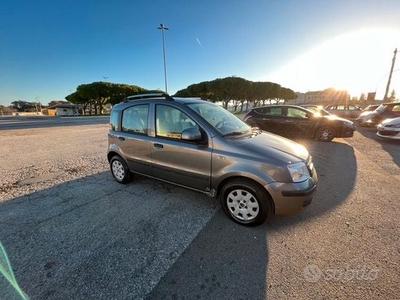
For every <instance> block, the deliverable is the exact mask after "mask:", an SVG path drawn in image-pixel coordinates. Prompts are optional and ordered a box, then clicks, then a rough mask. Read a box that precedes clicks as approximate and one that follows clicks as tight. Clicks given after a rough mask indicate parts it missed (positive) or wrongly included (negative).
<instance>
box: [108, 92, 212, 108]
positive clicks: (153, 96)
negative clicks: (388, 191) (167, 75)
mask: <svg viewBox="0 0 400 300" xmlns="http://www.w3.org/2000/svg"><path fill="white" fill-rule="evenodd" d="M151 101H161V102H165V103H173V102H177V103H180V104H189V103H199V102H209V101H208V100H205V99H202V98H196V97H187V98H184V97H173V96H170V95H168V94H165V93H148V94H138V95H132V96H127V97H125V98H124V100H123V101H122V102H120V103H118V104H116V105H114V107H113V110H114V111H115V110H123V109H125V108H126V107H129V106H131V105H133V104H144V103H149V102H151Z"/></svg>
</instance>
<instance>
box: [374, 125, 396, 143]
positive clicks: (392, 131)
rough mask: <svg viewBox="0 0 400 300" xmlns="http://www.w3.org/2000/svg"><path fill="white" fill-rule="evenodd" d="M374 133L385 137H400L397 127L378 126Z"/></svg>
mask: <svg viewBox="0 0 400 300" xmlns="http://www.w3.org/2000/svg"><path fill="white" fill-rule="evenodd" d="M376 135H377V136H379V137H382V138H386V139H396V140H398V139H400V129H398V128H386V127H380V126H378V131H377V132H376Z"/></svg>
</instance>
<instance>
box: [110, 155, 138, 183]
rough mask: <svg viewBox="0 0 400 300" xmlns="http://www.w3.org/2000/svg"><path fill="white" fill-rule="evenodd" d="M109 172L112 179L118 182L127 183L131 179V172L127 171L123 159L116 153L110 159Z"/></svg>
mask: <svg viewBox="0 0 400 300" xmlns="http://www.w3.org/2000/svg"><path fill="white" fill-rule="evenodd" d="M110 169H111V173H112V175H113V176H114V179H115V180H116V181H118V182H119V183H124V184H125V183H128V182H131V181H132V179H133V175H132V173H131V172H130V171H129V169H128V166H127V165H126V163H125V161H124V160H123V159H122V158H121V157H120V156H118V155H115V156H114V157H113V158H111V160H110Z"/></svg>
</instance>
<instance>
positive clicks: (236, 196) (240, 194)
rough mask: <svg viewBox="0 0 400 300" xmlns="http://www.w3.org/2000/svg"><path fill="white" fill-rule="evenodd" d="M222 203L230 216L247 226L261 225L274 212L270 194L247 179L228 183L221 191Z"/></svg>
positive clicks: (223, 208)
mask: <svg viewBox="0 0 400 300" xmlns="http://www.w3.org/2000/svg"><path fill="white" fill-rule="evenodd" d="M220 203H221V207H222V210H223V211H224V213H225V214H226V215H227V216H228V217H230V218H231V219H233V220H234V221H235V222H237V223H239V224H242V225H246V226H256V225H260V224H262V223H264V221H265V220H266V219H267V218H268V217H269V215H270V214H271V213H272V209H271V197H270V196H269V194H268V193H267V192H266V191H265V190H263V188H262V187H260V186H258V185H257V184H256V183H254V182H252V181H250V180H245V179H241V180H239V179H237V180H232V181H230V182H228V183H226V184H225V185H224V187H223V188H222V190H221V193H220Z"/></svg>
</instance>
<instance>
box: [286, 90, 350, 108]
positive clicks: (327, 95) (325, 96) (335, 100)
mask: <svg viewBox="0 0 400 300" xmlns="http://www.w3.org/2000/svg"><path fill="white" fill-rule="evenodd" d="M296 94H297V96H298V97H297V98H296V99H294V100H290V101H288V103H290V104H294V105H301V104H315V105H322V106H326V105H328V104H345V103H348V102H349V101H350V95H349V93H348V92H347V91H340V90H336V89H334V88H329V89H326V90H323V91H312V92H306V93H296Z"/></svg>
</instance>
